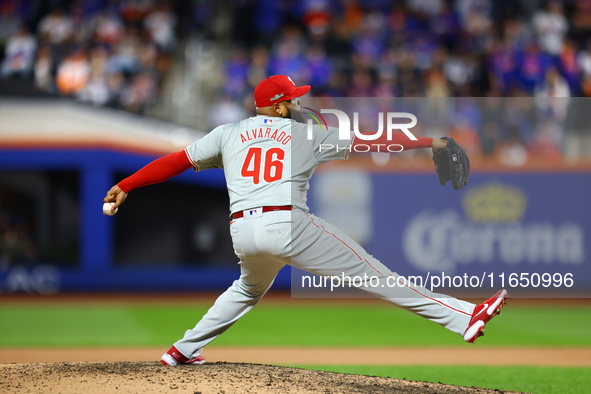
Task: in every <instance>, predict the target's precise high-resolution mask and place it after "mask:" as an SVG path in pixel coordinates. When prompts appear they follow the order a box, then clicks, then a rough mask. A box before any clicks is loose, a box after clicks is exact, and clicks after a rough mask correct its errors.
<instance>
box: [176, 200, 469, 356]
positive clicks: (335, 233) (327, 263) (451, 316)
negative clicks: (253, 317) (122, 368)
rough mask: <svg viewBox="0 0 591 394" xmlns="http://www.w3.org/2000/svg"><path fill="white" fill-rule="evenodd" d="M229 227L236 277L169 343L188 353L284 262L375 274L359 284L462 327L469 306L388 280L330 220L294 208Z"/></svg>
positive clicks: (252, 301)
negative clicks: (236, 262) (236, 263)
mask: <svg viewBox="0 0 591 394" xmlns="http://www.w3.org/2000/svg"><path fill="white" fill-rule="evenodd" d="M230 233H231V235H232V241H233V243H234V251H235V253H236V255H237V256H238V257H239V258H240V262H239V264H240V270H241V274H240V278H239V279H238V280H236V281H234V283H233V284H232V286H230V288H228V290H226V291H225V292H224V293H223V294H222V295H221V296H220V297H219V298H218V299H217V300H216V302H215V303H214V305H213V306H212V307H211V308H210V309H209V311H208V312H207V313H206V314H205V316H203V318H202V319H201V320H200V321H199V322H198V323H197V325H196V326H195V328H193V329H190V330H187V331H186V332H185V335H184V337H183V338H182V339H181V340H179V341H178V342H176V343H175V344H174V346H175V347H176V348H177V349H178V350H179V351H180V352H181V353H183V354H184V355H185V356H186V357H188V358H192V357H196V356H198V355H199V354H200V353H201V351H202V349H203V347H205V346H206V345H207V344H208V343H210V342H211V341H213V340H214V339H215V338H217V337H218V336H219V335H220V334H222V333H223V332H224V331H226V330H227V329H228V328H230V326H232V324H234V323H235V322H236V321H237V320H238V319H240V318H241V317H242V316H243V315H245V314H246V313H247V312H248V311H250V310H251V309H252V308H253V307H254V306H255V305H256V304H257V303H258V302H259V301H260V300H261V298H262V297H263V296H264V295H265V293H266V292H267V290H269V288H270V287H271V285H272V284H273V280H274V279H275V276H276V275H277V273H278V272H279V270H280V269H281V268H283V266H285V265H286V264H290V265H292V266H293V267H296V268H299V269H302V270H304V271H307V272H310V273H312V274H315V275H319V276H342V275H343V274H344V275H345V276H350V277H353V276H358V277H363V276H364V274H365V275H367V276H368V277H377V279H374V280H373V281H372V284H373V285H372V286H370V285H369V284H368V285H365V286H364V285H362V287H360V289H362V290H365V291H367V292H369V293H370V294H372V295H374V296H375V297H379V298H382V299H384V300H386V301H389V302H391V303H392V304H394V305H397V306H399V307H401V308H404V309H406V310H409V311H411V312H414V313H416V314H418V315H420V316H423V317H425V318H427V319H429V320H431V321H434V322H436V323H438V324H440V325H442V326H444V327H445V328H447V329H449V330H451V331H453V332H456V333H458V334H460V335H462V334H463V333H464V331H465V330H466V328H467V327H468V323H469V321H470V318H471V315H472V311H473V310H474V307H475V305H474V304H471V303H469V302H466V301H462V300H458V299H455V298H453V297H449V296H446V295H442V294H436V293H433V292H431V291H429V290H427V289H426V288H424V287H419V286H412V287H409V286H392V283H393V280H392V278H390V280H388V278H389V277H394V278H396V277H398V275H397V274H396V273H394V272H392V271H391V270H390V269H388V268H387V267H386V266H385V265H384V264H382V263H381V262H379V261H378V260H376V259H375V258H374V257H373V256H371V255H370V254H369V253H367V252H366V251H365V250H364V249H363V248H362V247H361V246H360V245H359V244H358V243H357V242H355V241H354V240H353V239H351V238H350V237H349V236H347V235H346V234H344V233H343V232H342V231H341V230H339V229H338V228H336V227H335V226H332V225H331V224H329V223H327V222H325V221H324V220H323V219H321V218H319V217H317V216H314V215H312V214H308V213H304V212H302V211H300V210H297V209H294V210H293V211H275V212H267V213H264V214H262V215H261V216H259V217H257V218H240V219H235V220H232V221H231V222H230ZM376 281H379V284H378V285H377V286H376V285H375V284H376Z"/></svg>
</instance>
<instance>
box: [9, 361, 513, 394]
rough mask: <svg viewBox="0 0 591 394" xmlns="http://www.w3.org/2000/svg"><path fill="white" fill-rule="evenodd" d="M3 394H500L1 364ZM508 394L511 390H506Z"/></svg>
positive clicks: (263, 371)
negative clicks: (24, 393)
mask: <svg viewBox="0 0 591 394" xmlns="http://www.w3.org/2000/svg"><path fill="white" fill-rule="evenodd" d="M0 392H2V393H23V392H34V393H64V394H66V393H88V394H92V393H101V394H104V393H117V392H118V393H163V392H172V393H178V394H181V393H190V394H197V393H201V394H210V393H211V394H214V393H215V394H221V393H226V394H234V393H257V394H258V393H439V394H442V393H479V394H485V393H491V394H492V393H495V394H500V392H499V391H498V390H487V389H479V388H470V387H460V386H450V385H444V384H434V383H426V382H412V381H408V380H402V379H391V378H380V377H373V376H360V375H349V374H339V373H333V372H320V371H310V370H306V369H299V368H288V367H278V366H272V365H261V364H243V363H210V364H205V365H187V366H181V367H167V366H163V365H160V364H159V363H157V362H108V363H87V362H86V363H37V364H1V365H0ZM506 393H508V392H506Z"/></svg>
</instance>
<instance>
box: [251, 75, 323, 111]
mask: <svg viewBox="0 0 591 394" xmlns="http://www.w3.org/2000/svg"><path fill="white" fill-rule="evenodd" d="M310 89H311V86H310V85H305V86H300V87H297V86H296V85H295V83H294V82H293V81H292V80H291V78H290V77H288V76H287V75H273V76H270V77H268V78H266V79H263V80H262V81H261V82H259V84H258V85H257V87H256V88H255V89H254V103H255V105H256V106H257V108H262V107H268V106H270V105H273V104H275V103H278V102H280V101H285V100H291V99H292V98H294V97H300V96H303V95H304V94H306V93H308V92H309V91H310Z"/></svg>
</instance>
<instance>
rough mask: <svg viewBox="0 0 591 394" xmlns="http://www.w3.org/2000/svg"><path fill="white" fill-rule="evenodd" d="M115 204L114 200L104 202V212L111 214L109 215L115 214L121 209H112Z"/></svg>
mask: <svg viewBox="0 0 591 394" xmlns="http://www.w3.org/2000/svg"><path fill="white" fill-rule="evenodd" d="M113 205H115V203H114V202H106V203H104V204H103V213H104V214H105V215H109V216H113V215H114V214H116V213H117V211H118V210H119V208H115V210H114V211H111V207H112V206H113Z"/></svg>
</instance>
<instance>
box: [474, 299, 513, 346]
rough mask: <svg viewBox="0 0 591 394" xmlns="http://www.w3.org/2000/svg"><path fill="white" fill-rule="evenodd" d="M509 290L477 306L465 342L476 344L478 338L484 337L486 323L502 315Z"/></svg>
mask: <svg viewBox="0 0 591 394" xmlns="http://www.w3.org/2000/svg"><path fill="white" fill-rule="evenodd" d="M508 296H509V294H508V293H507V290H499V291H498V292H497V293H496V294H495V295H494V296H492V297H491V298H489V299H488V300H486V301H485V302H483V303H482V304H478V305H476V308H474V312H472V318H471V319H470V323H469V324H468V328H467V329H466V331H465V332H464V341H466V342H469V343H474V342H475V341H476V339H478V337H481V336H483V335H484V327H485V326H486V323H488V322H489V321H490V319H492V318H493V317H495V316H496V315H498V314H500V313H501V308H502V307H503V305H505V304H506V303H507V297H508Z"/></svg>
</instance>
